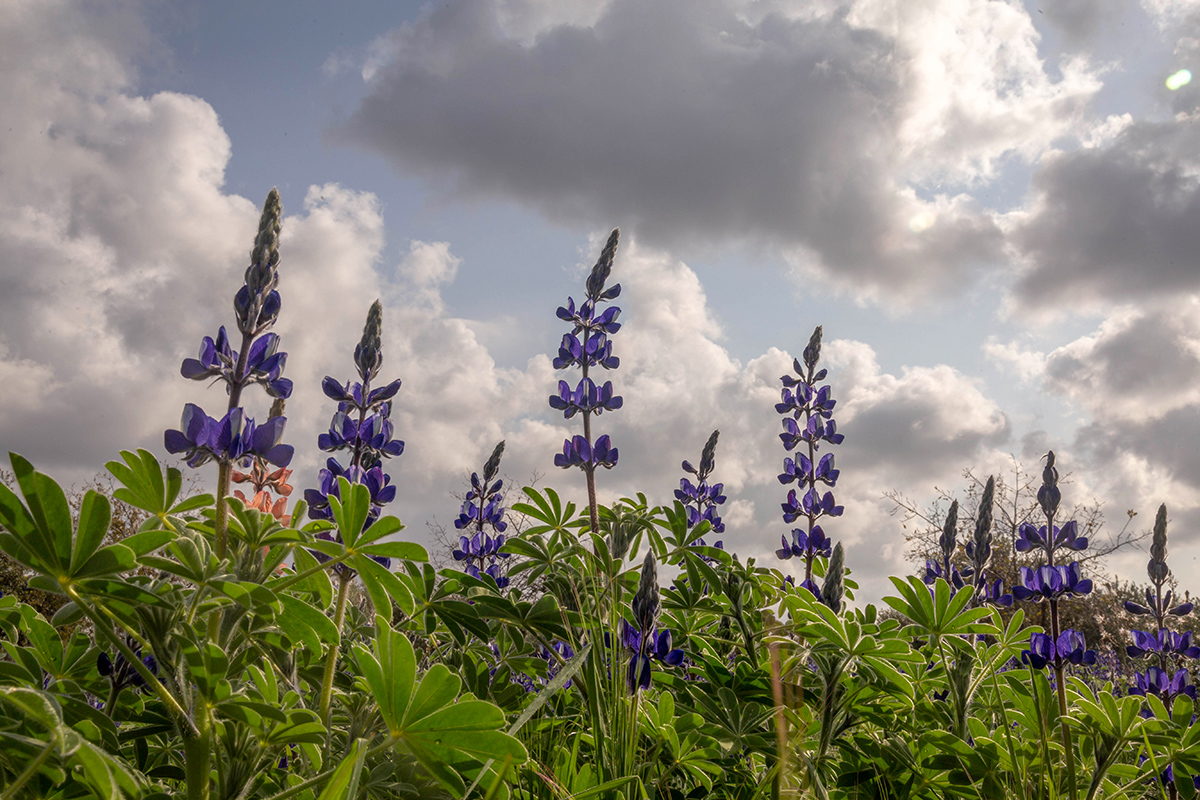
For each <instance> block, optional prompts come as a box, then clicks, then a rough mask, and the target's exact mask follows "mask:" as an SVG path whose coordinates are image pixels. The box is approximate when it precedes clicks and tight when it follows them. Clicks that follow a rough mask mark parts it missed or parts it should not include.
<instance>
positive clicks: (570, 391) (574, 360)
mask: <svg viewBox="0 0 1200 800" xmlns="http://www.w3.org/2000/svg"><path fill="white" fill-rule="evenodd" d="M620 233H621V232H620V230H619V229H616V228H614V229H613V231H612V233H611V234H609V237H608V241H607V242H606V243H605V245H604V249H603V250H602V251H601V253H600V258H599V259H598V260H597V261H596V264H595V266H593V267H592V271H591V274H590V275H589V276H588V279H587V284H586V294H585V296H584V301H583V303H581V304H580V305H579V306H578V307H576V306H575V298H573V297H568V298H567V304H566V305H565V306H562V307H560V308H559V309H558V311H557V314H558V318H559V319H561V320H563V321H564V322H568V323H570V324H571V332H570V333H568V334H565V335H564V336H563V338H562V343H561V344H560V345H559V348H558V357H557V358H555V359H554V368H555V369H567V368H568V367H579V369H580V372H581V375H580V379H579V382H578V383H576V384H575V385H574V386H572V385H571V384H570V383H569V382H567V381H565V380H560V381H559V382H558V393H557V394H552V395H550V398H549V402H550V407H551V408H553V409H554V410H555V411H561V412H563V418H564V419H571V418H572V417H574V416H575V415H577V414H578V415H580V416H581V417H582V418H583V435H582V436H580V435H575V436H573V437H571V438H569V439H567V440H565V441H564V442H563V450H562V453H561V454H560V455H556V456H555V457H554V466H556V467H561V468H563V469H570V468H572V467H577V468H579V469H581V470H583V473H584V476H585V478H586V481H587V490H588V516H589V519H590V521H591V526H592V530H596V529H598V528H599V525H600V518H599V512H598V510H597V503H596V468H597V467H604V468H605V469H612V468H613V467H614V466H616V464H617V457H618V452H617V448H615V447H613V446H612V443H611V441H610V440H609V438H608V435H607V434H605V435H603V436H601V437H599V438H597V439H593V438H592V416H593V415H597V416H598V415H600V414H602V413H604V412H605V411H616V410H617V409H619V408H620V407H621V405H622V400H621V398H620V397H619V396H618V395H616V394H615V393H614V390H613V384H612V381H605V382H604V383H603V384H602V385H600V386H597V385H596V382H595V381H593V380H592V378H591V376H589V374H588V373H589V372H590V371H591V370H593V369H595V368H597V367H600V368H603V369H606V370H612V369H616V368H617V367H618V366H619V365H620V363H621V362H620V359H618V358H617V357H616V356H614V355H613V354H612V342H611V341H610V339H609V337H611V336H612V335H613V334H615V333H616V332H617V331H619V330H620V329H621V323H619V322H617V317H619V316H620V314H621V309H620V308H618V307H616V306H609V307H608V308H606V309H604V310H603V311H601V310H600V305H601V304H602V303H607V302H609V301H611V300H615V299H616V298H617V297H618V296H620V294H621V285H620V284H615V285H613V286H611V287H609V288H605V284H606V283H607V282H608V276H609V274H610V273H611V272H612V265H613V259H614V258H615V257H616V254H617V242H618V240H619V239H620Z"/></svg>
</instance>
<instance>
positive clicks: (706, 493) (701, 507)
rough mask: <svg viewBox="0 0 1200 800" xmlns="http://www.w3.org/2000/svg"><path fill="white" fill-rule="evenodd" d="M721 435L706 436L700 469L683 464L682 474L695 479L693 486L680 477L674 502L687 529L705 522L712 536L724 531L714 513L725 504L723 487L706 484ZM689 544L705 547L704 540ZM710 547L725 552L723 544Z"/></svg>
mask: <svg viewBox="0 0 1200 800" xmlns="http://www.w3.org/2000/svg"><path fill="white" fill-rule="evenodd" d="M720 435H721V432H720V431H713V432H712V435H711V436H709V437H708V442H706V443H705V445H704V450H703V451H702V452H701V454H700V466H699V467H694V466H692V463H691V462H690V461H684V462H683V471H684V472H687V473H690V474H692V475H695V476H696V483H695V484H693V483H692V482H691V481H690V480H688V479H687V478H680V479H679V488H678V489H676V490H675V499H676V500H678V501H679V502H681V503H683V507H684V509H685V513H686V514H687V520H686V524H687V529H688V530H691V529H692V528H694V527H696V526H697V525H699V524H700V523H701V521H704V522H708V524H709V526H710V530H711V531H712V532H713V533H724V532H725V523H724V522H722V521H721V517H720V515H719V514H718V513H717V511H718V509H717V506H720V505H722V504H723V503H724V502H725V495H724V494H722V491H723V490H724V488H725V484H723V483H714V484H712V485H711V486H710V485H709V483H708V478H709V476H710V475H712V471H713V469H715V468H716V465H717V437H718V436H720ZM692 544H693V545H697V546H700V547H706V546H707V544H706V543H705V541H704V539H696V540H695V541H694V542H692ZM713 546H714V547H716V548H717V549H718V550H724V549H725V546H724V543H723V542H720V541H718V542H717V543H716V544H714V545H713Z"/></svg>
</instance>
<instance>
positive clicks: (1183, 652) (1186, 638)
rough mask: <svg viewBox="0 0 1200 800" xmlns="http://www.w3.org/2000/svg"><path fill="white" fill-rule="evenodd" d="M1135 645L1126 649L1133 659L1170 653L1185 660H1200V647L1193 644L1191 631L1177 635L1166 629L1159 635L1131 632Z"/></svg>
mask: <svg viewBox="0 0 1200 800" xmlns="http://www.w3.org/2000/svg"><path fill="white" fill-rule="evenodd" d="M1129 635H1130V636H1132V637H1133V644H1132V645H1129V646H1127V647H1126V648H1125V650H1126V652H1128V653H1129V655H1130V657H1131V658H1141V657H1142V656H1145V655H1147V654H1149V653H1170V654H1173V655H1177V656H1183V657H1184V658H1200V646H1197V645H1195V644H1194V643H1193V638H1194V637H1193V634H1192V632H1191V631H1186V632H1184V633H1176V632H1175V631H1169V630H1166V629H1165V628H1161V629H1159V631H1158V633H1157V634H1154V633H1147V632H1146V631H1130V632H1129Z"/></svg>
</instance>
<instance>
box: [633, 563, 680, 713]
mask: <svg viewBox="0 0 1200 800" xmlns="http://www.w3.org/2000/svg"><path fill="white" fill-rule="evenodd" d="M659 607H660V606H659V591H658V565H657V563H656V562H655V560H654V551H653V550H651V551H650V552H648V553H646V559H645V560H644V561H643V562H642V574H641V577H640V578H639V580H638V588H637V593H636V594H634V596H633V602H632V603H631V604H630V610H631V611H632V612H633V625H630V624H629V622H628V621H626V620H624V619H622V620H621V641H622V643H623V644H624V645H625V648H626V649H627V650H629V651H630V653H632V657H631V658H630V659H629V667H628V668H627V669H626V670H625V685H626V686H627V687H628V688H629V691H630V693H633V692H636V691H637V690H638V689H649V688H650V674H651V673H650V661H651V659H653V660H655V661H658V662H660V663H663V664H666V665H667V666H669V667H677V666H679V665H680V664H682V663H683V650H679V649H676V648H673V647H672V646H671V640H672V637H671V632H670V631H669V630H666V629H664V630H661V631H659V630H656V628H655V624H656V620H657V619H658V612H659Z"/></svg>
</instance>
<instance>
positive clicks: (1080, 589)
mask: <svg viewBox="0 0 1200 800" xmlns="http://www.w3.org/2000/svg"><path fill="white" fill-rule="evenodd" d="M1054 462H1055V457H1054V451H1053V450H1051V451H1050V452H1048V453H1047V454H1046V467H1045V469H1043V470H1042V485H1041V487H1040V488H1039V489H1038V494H1037V498H1038V505H1039V506H1040V507H1041V510H1042V514H1043V515H1044V516H1045V518H1046V524H1045V525H1043V526H1041V527H1040V528H1038V527H1037V526H1035V525H1032V524H1030V523H1024V524H1022V525H1021V526H1020V528H1018V530H1017V538H1016V540H1015V542H1014V548H1015V549H1016V550H1017V551H1018V552H1028V551H1030V550H1033V549H1035V548H1036V549H1038V550H1041V551H1042V552H1043V553H1044V554H1045V559H1046V561H1045V563H1044V564H1043V565H1041V566H1038V567H1021V583H1020V584H1019V585H1017V586H1014V587H1013V589H1012V593H1013V596H1014V597H1015V598H1016V599H1017V600H1045V601H1047V602H1048V603H1049V604H1050V619H1051V629H1052V636H1051V639H1050V640H1046V641H1049V646H1047V644H1046V641H1043V640H1040V639H1039V640H1038V642H1037V646H1036V647H1034V642H1032V641H1031V643H1030V645H1031V649H1030V650H1028V651H1026V653H1025V655H1023V657H1025V656H1026V655H1028V654H1030V653H1033V654H1034V655H1036V656H1037V658H1032V657H1030V658H1028V659H1027V660H1028V661H1030V662H1031V663H1034V664H1038V663H1040V664H1042V666H1045V664H1047V663H1049V664H1051V665H1053V666H1054V667H1055V669H1056V671H1057V672H1058V673H1059V676H1060V677H1061V670H1062V665H1063V663H1064V658H1065V656H1066V655H1067V654H1065V653H1063V652H1061V649H1062V646H1065V645H1066V644H1067V643H1068V640H1067V639H1066V638H1064V637H1066V635H1067V634H1068V633H1070V634H1072V636H1073V637H1078V638H1070V642H1071V643H1072V644H1075V643H1078V644H1079V645H1080V646H1081V647H1083V646H1084V645H1083V642H1084V639H1083V634H1082V633H1079V632H1077V631H1069V630H1067V631H1060V630H1059V628H1058V604H1059V602H1061V601H1062V600H1065V599H1067V598H1069V597H1080V596H1083V595H1086V594H1088V593H1090V592H1091V591H1092V581H1090V580H1088V579H1087V578H1084V577H1083V570H1082V568H1081V566H1080V564H1079V562H1078V561H1073V562H1071V563H1069V564H1056V563H1055V555H1056V554H1057V553H1058V552H1059V551H1060V550H1066V551H1070V552H1072V553H1074V552H1077V551H1079V550H1083V549H1084V548H1086V547H1087V539H1086V538H1083V537H1080V536H1078V535H1077V525H1076V523H1075V522H1074V521H1073V520H1072V521H1071V522H1067V523H1065V524H1064V525H1063V526H1062V527H1061V528H1059V527H1055V525H1054V517H1055V515H1056V514H1057V513H1058V506H1059V503H1060V502H1061V500H1062V491H1061V490H1060V489H1059V488H1058V468H1057V467H1055V465H1054ZM1074 650H1075V648H1074V646H1072V648H1071V649H1070V651H1069V652H1074ZM1087 652H1090V651H1085V656H1084V659H1085V660H1084V661H1083V662H1078V661H1072V662H1071V663H1089V664H1090V663H1093V660H1092V659H1094V655H1091V656H1088V655H1087ZM1038 653H1041V654H1042V655H1044V654H1046V653H1049V654H1050V658H1048V659H1047V658H1043V657H1042V655H1038ZM1068 660H1069V659H1068ZM1038 668H1040V667H1038Z"/></svg>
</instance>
